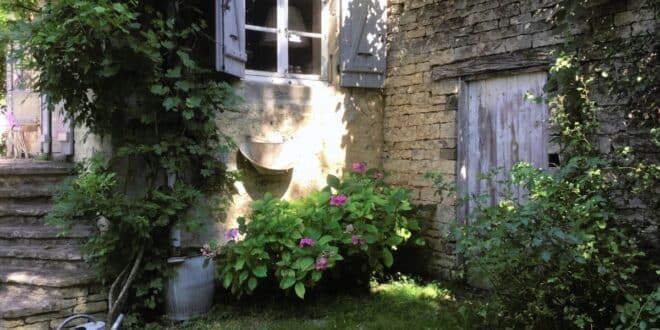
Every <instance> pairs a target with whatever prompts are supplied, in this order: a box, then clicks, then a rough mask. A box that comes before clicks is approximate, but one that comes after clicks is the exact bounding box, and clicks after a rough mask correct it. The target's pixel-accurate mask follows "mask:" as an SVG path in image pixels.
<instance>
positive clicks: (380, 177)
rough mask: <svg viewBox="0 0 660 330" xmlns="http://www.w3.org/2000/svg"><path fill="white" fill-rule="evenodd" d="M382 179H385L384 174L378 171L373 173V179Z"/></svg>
mask: <svg viewBox="0 0 660 330" xmlns="http://www.w3.org/2000/svg"><path fill="white" fill-rule="evenodd" d="M383 177H385V173H383V172H381V171H378V172H376V173H374V179H376V180H379V179H382V178H383Z"/></svg>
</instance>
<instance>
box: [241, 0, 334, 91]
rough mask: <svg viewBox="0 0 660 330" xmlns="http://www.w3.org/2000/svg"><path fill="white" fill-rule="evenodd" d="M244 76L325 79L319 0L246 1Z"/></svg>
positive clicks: (320, 5)
mask: <svg viewBox="0 0 660 330" xmlns="http://www.w3.org/2000/svg"><path fill="white" fill-rule="evenodd" d="M246 1H247V3H246V12H245V15H246V25H245V32H246V53H247V63H246V69H247V71H246V73H247V74H248V75H257V76H276V77H286V78H300V79H320V78H321V77H322V76H324V72H323V71H324V67H325V66H324V65H323V63H324V62H325V56H324V52H325V50H326V47H325V46H324V45H325V40H326V38H325V34H324V30H323V28H324V24H323V12H324V7H325V6H324V5H323V3H322V0H265V1H264V0H246Z"/></svg>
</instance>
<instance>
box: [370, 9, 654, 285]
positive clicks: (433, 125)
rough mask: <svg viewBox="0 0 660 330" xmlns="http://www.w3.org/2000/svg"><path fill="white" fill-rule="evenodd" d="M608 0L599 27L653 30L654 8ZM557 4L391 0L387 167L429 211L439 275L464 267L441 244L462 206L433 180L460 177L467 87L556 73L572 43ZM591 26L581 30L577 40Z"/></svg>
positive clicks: (433, 268)
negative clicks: (565, 46)
mask: <svg viewBox="0 0 660 330" xmlns="http://www.w3.org/2000/svg"><path fill="white" fill-rule="evenodd" d="M603 3H604V4H603V5H602V6H606V8H603V10H602V13H603V17H601V18H599V19H598V20H597V21H598V22H600V23H594V24H601V23H602V24H609V25H610V26H611V28H612V29H613V30H614V31H616V34H617V35H618V36H620V37H630V36H634V35H637V34H640V33H644V32H650V31H653V29H654V26H655V23H654V22H655V21H654V20H653V18H654V17H655V14H654V13H652V12H651V13H649V12H648V8H647V5H648V4H647V3H646V2H645V1H641V0H630V1H609V2H607V1H603ZM555 5H556V0H499V1H494V0H391V1H390V2H389V22H388V29H389V36H388V54H387V56H388V58H387V79H386V82H385V89H384V94H385V110H384V121H383V125H384V145H383V165H384V167H385V169H387V170H389V171H391V172H392V173H393V175H392V176H391V177H390V179H389V180H390V182H391V183H393V184H397V185H401V186H405V187H409V188H411V189H412V190H413V195H412V197H413V200H414V202H415V203H416V204H417V205H419V206H420V208H421V209H422V212H421V213H420V214H423V215H426V216H427V218H428V219H427V220H428V222H427V229H426V236H427V238H429V243H430V244H429V246H428V251H427V252H428V260H425V261H426V263H427V264H428V269H427V271H428V272H429V273H431V274H434V275H444V276H451V275H452V271H451V269H452V268H453V267H454V266H455V265H456V258H455V256H454V255H452V253H451V251H452V247H451V246H449V245H448V244H447V243H444V242H442V241H441V240H439V239H438V238H439V236H440V234H441V233H440V230H441V227H442V225H443V224H446V223H449V222H452V221H455V219H456V216H455V211H454V206H453V205H452V203H453V201H445V202H443V203H442V204H438V201H439V199H438V196H434V193H433V189H432V185H431V184H432V182H431V181H430V180H428V179H425V178H424V173H425V172H428V171H433V172H440V173H443V174H445V176H446V178H447V179H449V180H455V174H456V143H457V130H456V118H457V111H460V110H459V109H458V96H459V95H458V93H459V82H460V81H461V80H463V79H467V78H470V77H475V76H479V75H484V74H488V75H493V74H498V73H500V74H509V73H511V72H515V71H517V70H526V69H529V68H536V69H537V70H544V68H545V69H547V67H548V64H549V63H550V55H549V50H551V49H553V48H554V47H555V46H557V45H559V44H560V43H562V42H563V41H564V39H563V37H562V35H561V34H560V33H559V30H558V29H557V27H556V25H555V23H554V22H553V21H552V15H553V13H554V12H555V10H556V8H555ZM583 29H584V27H580V26H576V27H575V28H574V33H580V31H582V30H583ZM614 117H615V118H611V119H609V120H607V121H608V122H610V123H612V124H613V125H614V127H612V128H611V129H609V132H610V133H612V134H614V133H618V134H623V135H626V134H625V128H624V127H621V125H620V123H621V122H622V121H621V120H620V119H621V118H620V117H619V116H614ZM616 123H619V124H618V125H617V124H616ZM624 139H625V138H624ZM605 141H610V140H607V139H606V140H605ZM612 141H617V140H616V139H614V140H612ZM604 143H607V142H604Z"/></svg>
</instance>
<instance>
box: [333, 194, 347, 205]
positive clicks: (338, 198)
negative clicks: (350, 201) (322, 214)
mask: <svg viewBox="0 0 660 330" xmlns="http://www.w3.org/2000/svg"><path fill="white" fill-rule="evenodd" d="M346 199H347V197H346V195H344V194H339V195H332V197H330V205H334V206H338V205H342V204H344V203H346Z"/></svg>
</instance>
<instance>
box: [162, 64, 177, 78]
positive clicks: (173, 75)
mask: <svg viewBox="0 0 660 330" xmlns="http://www.w3.org/2000/svg"><path fill="white" fill-rule="evenodd" d="M165 77H167V78H181V67H180V66H176V67H174V69H169V70H167V72H166V73H165Z"/></svg>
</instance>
